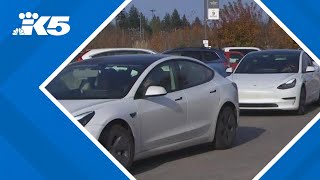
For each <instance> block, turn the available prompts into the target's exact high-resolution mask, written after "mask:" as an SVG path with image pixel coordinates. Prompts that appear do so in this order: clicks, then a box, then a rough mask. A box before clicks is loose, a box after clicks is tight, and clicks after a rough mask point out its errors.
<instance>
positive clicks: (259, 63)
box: [228, 50, 320, 114]
mask: <svg viewBox="0 0 320 180" xmlns="http://www.w3.org/2000/svg"><path fill="white" fill-rule="evenodd" d="M228 78H229V79H230V80H232V81H233V82H235V83H236V84H237V85H238V88H239V101H240V109H279V110H295V111H296V113H297V114H305V106H306V105H307V104H310V103H313V102H317V103H318V104H320V72H319V67H318V65H316V63H314V62H313V60H312V59H311V58H310V57H309V56H308V55H307V54H306V53H305V52H304V51H301V50H265V51H259V52H252V53H250V54H248V55H247V56H245V57H244V58H243V59H242V60H241V61H240V63H239V65H238V67H237V68H236V70H235V72H234V73H233V74H231V76H230V77H228Z"/></svg>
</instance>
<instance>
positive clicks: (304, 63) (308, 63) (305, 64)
mask: <svg viewBox="0 0 320 180" xmlns="http://www.w3.org/2000/svg"><path fill="white" fill-rule="evenodd" d="M308 66H314V65H313V63H312V59H311V57H310V56H309V55H308V54H307V53H304V54H303V56H302V73H306V72H307V67H308Z"/></svg>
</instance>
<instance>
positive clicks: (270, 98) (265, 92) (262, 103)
mask: <svg viewBox="0 0 320 180" xmlns="http://www.w3.org/2000/svg"><path fill="white" fill-rule="evenodd" d="M299 94H300V89H299V88H292V89H286V90H280V89H276V88H274V89H251V90H250V89H239V102H240V105H239V106H240V109H248V110H250V109H252V110H259V109H262V110H266V109H271V110H272V109H275V110H296V109H298V107H299V98H300V95H299Z"/></svg>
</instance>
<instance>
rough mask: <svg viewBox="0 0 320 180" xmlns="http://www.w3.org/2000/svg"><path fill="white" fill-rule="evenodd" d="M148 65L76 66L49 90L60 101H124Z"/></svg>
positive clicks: (48, 87)
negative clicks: (122, 99)
mask: <svg viewBox="0 0 320 180" xmlns="http://www.w3.org/2000/svg"><path fill="white" fill-rule="evenodd" d="M145 68H146V67H145V66H144V65H127V64H125V65H123V64H108V65H105V64H103V65H73V66H71V67H67V68H66V69H65V70H64V71H62V72H61V73H60V74H59V75H58V76H57V77H56V78H55V79H54V80H53V81H52V82H51V83H50V84H49V85H48V86H47V90H48V91H49V92H50V93H51V94H52V95H53V96H54V97H55V98H56V99H59V100H68V99H121V98H123V97H125V96H126V95H127V94H128V92H129V91H130V89H131V87H132V86H133V84H134V83H135V82H136V80H137V79H138V78H139V76H140V75H141V73H142V72H143V71H144V69H145Z"/></svg>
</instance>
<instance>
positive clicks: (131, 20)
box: [128, 6, 140, 29]
mask: <svg viewBox="0 0 320 180" xmlns="http://www.w3.org/2000/svg"><path fill="white" fill-rule="evenodd" d="M128 27H129V28H133V29H138V28H139V27H140V12H139V10H138V9H137V8H136V7H135V6H132V7H131V8H130V10H129V15H128Z"/></svg>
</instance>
